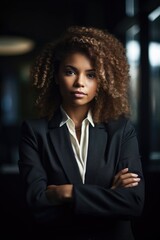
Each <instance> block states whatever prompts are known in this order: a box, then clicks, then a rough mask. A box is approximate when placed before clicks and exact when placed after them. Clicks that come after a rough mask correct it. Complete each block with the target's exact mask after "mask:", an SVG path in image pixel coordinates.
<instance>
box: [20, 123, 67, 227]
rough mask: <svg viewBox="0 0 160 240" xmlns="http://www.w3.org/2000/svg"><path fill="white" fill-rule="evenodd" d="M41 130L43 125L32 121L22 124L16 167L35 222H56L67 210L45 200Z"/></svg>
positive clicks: (45, 181)
mask: <svg viewBox="0 0 160 240" xmlns="http://www.w3.org/2000/svg"><path fill="white" fill-rule="evenodd" d="M41 128H42V129H45V123H40V122H39V121H34V120H26V121H24V122H23V123H22V125H21V131H20V133H21V135H20V141H19V161H18V166H19V173H20V178H21V180H22V186H23V188H24V189H23V190H24V194H25V199H26V202H27V206H28V207H29V209H30V210H31V212H32V214H33V217H34V218H35V220H36V221H37V222H40V223H42V222H43V223H44V222H51V221H53V220H56V221H58V219H60V218H62V216H64V215H66V214H67V211H68V209H67V207H66V206H65V205H64V206H56V207H54V206H53V205H51V203H50V202H49V201H48V199H47V198H46V194H45V190H46V187H47V182H48V179H47V175H46V172H45V169H44V167H43V164H42V161H41V158H42V156H41V154H40V151H39V150H40V148H42V146H41V145H40V142H41V140H40V138H41V137H40V134H39V132H41V130H40V129H41ZM33 129H34V130H33ZM44 131H45V130H44ZM41 134H42V133H41Z"/></svg>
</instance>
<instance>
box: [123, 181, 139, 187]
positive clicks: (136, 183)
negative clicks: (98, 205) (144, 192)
mask: <svg viewBox="0 0 160 240" xmlns="http://www.w3.org/2000/svg"><path fill="white" fill-rule="evenodd" d="M138 184H139V182H134V183H130V184H127V185H125V186H124V187H125V188H128V187H135V186H137V185H138Z"/></svg>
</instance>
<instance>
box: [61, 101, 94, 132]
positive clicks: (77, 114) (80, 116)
mask: <svg viewBox="0 0 160 240" xmlns="http://www.w3.org/2000/svg"><path fill="white" fill-rule="evenodd" d="M62 107H63V109H64V110H65V111H66V113H67V114H68V116H69V117H70V118H71V119H72V120H73V122H74V124H75V126H76V129H80V128H81V124H82V121H83V120H84V119H85V118H86V116H87V113H88V111H89V108H88V107H87V108H86V107H84V106H83V107H75V108H68V107H67V108H66V107H65V106H63V105H62Z"/></svg>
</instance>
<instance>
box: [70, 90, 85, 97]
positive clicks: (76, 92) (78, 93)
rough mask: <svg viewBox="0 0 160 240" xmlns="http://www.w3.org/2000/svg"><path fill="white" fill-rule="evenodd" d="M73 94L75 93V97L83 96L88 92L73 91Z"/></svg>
mask: <svg viewBox="0 0 160 240" xmlns="http://www.w3.org/2000/svg"><path fill="white" fill-rule="evenodd" d="M72 95H74V97H76V98H83V97H84V96H86V95H87V94H86V93H84V92H81V91H75V92H72Z"/></svg>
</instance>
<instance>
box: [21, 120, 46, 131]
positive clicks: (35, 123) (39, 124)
mask: <svg viewBox="0 0 160 240" xmlns="http://www.w3.org/2000/svg"><path fill="white" fill-rule="evenodd" d="M48 122H49V120H48V119H47V118H46V117H44V118H34V119H25V120H23V121H22V123H21V129H22V131H25V130H28V129H30V130H32V131H34V132H40V131H43V130H45V129H48Z"/></svg>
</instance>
